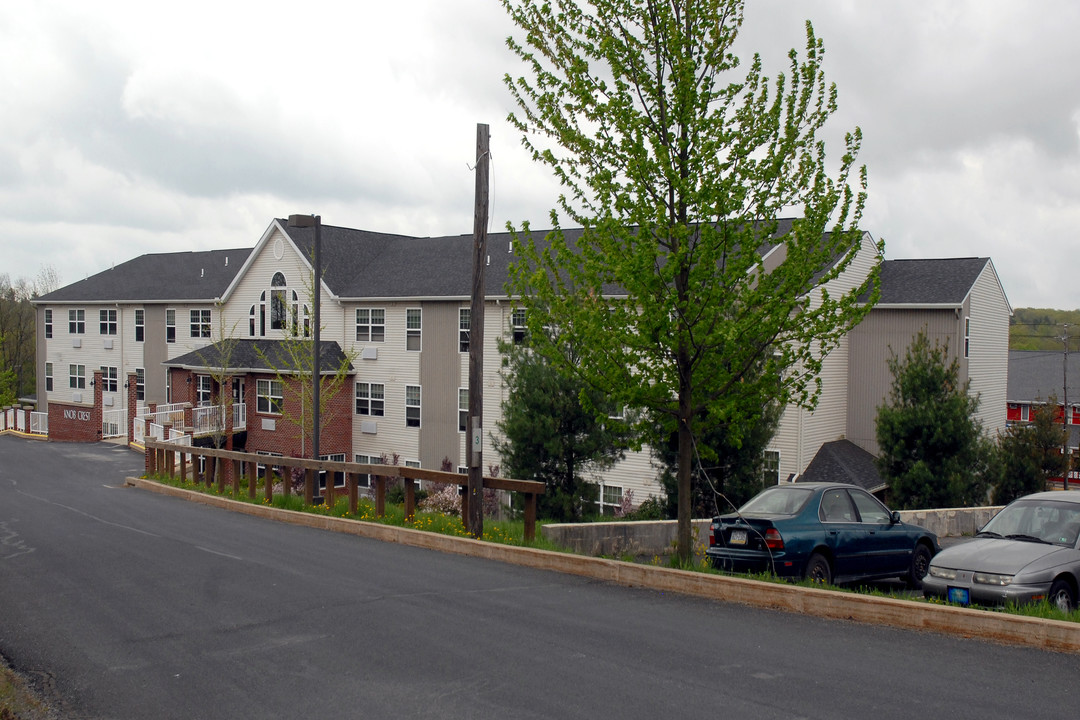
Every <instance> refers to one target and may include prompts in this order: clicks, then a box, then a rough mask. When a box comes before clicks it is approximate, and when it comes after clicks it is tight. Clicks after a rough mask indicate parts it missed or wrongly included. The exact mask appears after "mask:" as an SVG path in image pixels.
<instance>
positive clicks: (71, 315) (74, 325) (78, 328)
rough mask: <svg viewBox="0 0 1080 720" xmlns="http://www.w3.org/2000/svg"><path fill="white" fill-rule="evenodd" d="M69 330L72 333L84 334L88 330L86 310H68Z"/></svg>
mask: <svg viewBox="0 0 1080 720" xmlns="http://www.w3.org/2000/svg"><path fill="white" fill-rule="evenodd" d="M68 332H69V333H71V334H72V335H82V334H83V333H85V332H86V311H85V310H68Z"/></svg>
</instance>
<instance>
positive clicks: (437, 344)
mask: <svg viewBox="0 0 1080 720" xmlns="http://www.w3.org/2000/svg"><path fill="white" fill-rule="evenodd" d="M460 307H462V306H461V305H459V304H458V303H452V302H425V303H423V304H422V305H421V309H422V310H423V338H422V340H423V351H422V352H421V354H420V383H419V384H420V393H421V397H420V446H419V457H420V464H421V466H422V467H425V468H430V469H433V470H439V469H441V467H442V461H443V458H449V460H450V463H451V468H452V469H454V470H456V469H457V468H458V466H460V465H464V461H463V458H462V457H459V455H458V453H459V452H460V450H459V448H460V437H459V433H458V429H457V404H458V385H459V383H460V378H461V366H462V365H465V366H466V367H467V366H468V360H469V356H468V355H467V354H464V355H463V354H462V353H460V352H458V309H459V308H460ZM463 358H464V360H463ZM451 411H452V412H451ZM410 429H412V428H410Z"/></svg>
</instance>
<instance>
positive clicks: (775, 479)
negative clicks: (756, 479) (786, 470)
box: [761, 450, 780, 487]
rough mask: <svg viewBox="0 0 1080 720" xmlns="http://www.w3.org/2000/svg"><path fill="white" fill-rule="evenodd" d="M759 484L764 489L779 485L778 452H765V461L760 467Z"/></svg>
mask: <svg viewBox="0 0 1080 720" xmlns="http://www.w3.org/2000/svg"><path fill="white" fill-rule="evenodd" d="M761 484H762V485H764V486H765V487H769V486H770V485H779V484H780V452H779V451H777V450H766V451H765V460H764V462H763V463H762V465H761Z"/></svg>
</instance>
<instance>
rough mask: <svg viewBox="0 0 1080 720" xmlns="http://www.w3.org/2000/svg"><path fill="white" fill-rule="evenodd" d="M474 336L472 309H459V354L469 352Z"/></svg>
mask: <svg viewBox="0 0 1080 720" xmlns="http://www.w3.org/2000/svg"><path fill="white" fill-rule="evenodd" d="M471 335H472V308H458V352H462V353H467V352H469V342H470V340H471Z"/></svg>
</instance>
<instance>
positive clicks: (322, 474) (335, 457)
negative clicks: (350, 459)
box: [319, 453, 345, 492]
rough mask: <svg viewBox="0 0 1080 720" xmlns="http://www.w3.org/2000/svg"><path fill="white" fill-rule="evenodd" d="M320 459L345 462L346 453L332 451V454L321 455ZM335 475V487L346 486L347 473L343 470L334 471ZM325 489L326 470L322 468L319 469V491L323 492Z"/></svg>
mask: <svg viewBox="0 0 1080 720" xmlns="http://www.w3.org/2000/svg"><path fill="white" fill-rule="evenodd" d="M319 459H320V460H326V461H328V462H342V463H343V462H345V453H331V454H330V455H320V456H319ZM333 476H334V487H336V488H343V487H345V473H343V472H334V473H333ZM325 489H326V471H325V470H320V471H319V491H320V492H322V491H323V490H325Z"/></svg>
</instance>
